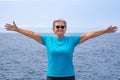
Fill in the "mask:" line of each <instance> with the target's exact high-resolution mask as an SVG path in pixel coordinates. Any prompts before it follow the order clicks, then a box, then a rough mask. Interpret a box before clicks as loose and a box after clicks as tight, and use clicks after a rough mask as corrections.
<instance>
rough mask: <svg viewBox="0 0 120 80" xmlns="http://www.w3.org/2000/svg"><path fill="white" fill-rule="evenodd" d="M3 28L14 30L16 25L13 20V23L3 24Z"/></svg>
mask: <svg viewBox="0 0 120 80" xmlns="http://www.w3.org/2000/svg"><path fill="white" fill-rule="evenodd" d="M5 29H7V30H10V31H16V30H17V26H16V24H15V22H14V21H13V24H8V23H7V24H6V25H5Z"/></svg>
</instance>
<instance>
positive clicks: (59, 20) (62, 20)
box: [53, 19, 67, 27]
mask: <svg viewBox="0 0 120 80" xmlns="http://www.w3.org/2000/svg"><path fill="white" fill-rule="evenodd" d="M56 22H64V24H65V27H67V22H66V21H65V20H64V19H56V20H54V21H53V27H54V26H55V23H56Z"/></svg>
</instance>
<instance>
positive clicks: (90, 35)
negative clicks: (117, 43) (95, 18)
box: [87, 29, 107, 39]
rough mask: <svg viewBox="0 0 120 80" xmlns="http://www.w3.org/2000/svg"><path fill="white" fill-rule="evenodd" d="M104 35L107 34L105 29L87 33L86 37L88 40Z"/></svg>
mask: <svg viewBox="0 0 120 80" xmlns="http://www.w3.org/2000/svg"><path fill="white" fill-rule="evenodd" d="M105 33H107V29H104V30H98V31H92V32H89V33H88V34H87V36H88V39H91V38H94V37H97V36H100V35H102V34H105Z"/></svg>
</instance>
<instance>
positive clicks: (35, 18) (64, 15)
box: [0, 0, 120, 33]
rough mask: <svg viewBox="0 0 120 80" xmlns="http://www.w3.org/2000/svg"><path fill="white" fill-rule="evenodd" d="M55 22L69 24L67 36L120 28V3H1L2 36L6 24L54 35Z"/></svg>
mask: <svg viewBox="0 0 120 80" xmlns="http://www.w3.org/2000/svg"><path fill="white" fill-rule="evenodd" d="M55 19H64V20H66V22H67V33H85V32H90V31H94V30H100V29H105V28H107V27H108V26H109V25H116V26H118V31H117V32H120V29H119V27H120V0H0V32H10V31H6V30H5V29H4V25H5V24H6V23H10V24H12V22H13V21H15V22H16V24H17V26H18V27H20V28H24V29H28V30H32V31H34V32H37V33H53V31H52V23H53V21H54V20H55Z"/></svg>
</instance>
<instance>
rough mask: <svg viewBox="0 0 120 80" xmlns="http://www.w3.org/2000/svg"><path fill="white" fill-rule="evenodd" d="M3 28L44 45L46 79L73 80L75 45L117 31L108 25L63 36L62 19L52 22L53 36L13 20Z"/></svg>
mask: <svg viewBox="0 0 120 80" xmlns="http://www.w3.org/2000/svg"><path fill="white" fill-rule="evenodd" d="M5 28H6V29H7V30H10V31H16V32H19V33H21V34H24V35H26V36H28V37H31V38H33V39H34V40H36V41H37V42H39V43H41V44H43V45H45V46H46V48H47V54H48V69H47V80H75V71H74V66H73V60H72V59H73V52H74V48H75V46H76V45H77V44H79V43H83V42H85V41H86V40H88V39H91V38H94V37H97V36H100V35H102V34H105V33H112V32H115V31H117V27H116V26H109V27H108V28H107V29H103V30H98V31H92V32H89V33H86V34H82V35H74V36H65V35H64V34H65V31H66V29H67V23H66V21H65V20H62V19H58V20H55V21H54V22H53V31H54V33H55V34H56V36H55V37H53V36H43V35H40V34H36V33H34V32H32V31H29V30H25V29H22V28H19V27H17V26H16V24H15V22H13V24H6V25H5Z"/></svg>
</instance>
